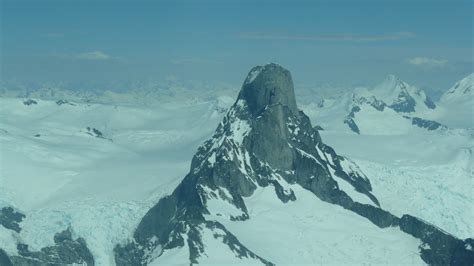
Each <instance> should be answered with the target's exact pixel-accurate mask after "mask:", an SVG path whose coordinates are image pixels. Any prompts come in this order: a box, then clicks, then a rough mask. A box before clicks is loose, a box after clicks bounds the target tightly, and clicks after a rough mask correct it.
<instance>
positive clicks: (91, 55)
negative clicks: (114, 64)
mask: <svg viewBox="0 0 474 266" xmlns="http://www.w3.org/2000/svg"><path fill="white" fill-rule="evenodd" d="M76 58H77V59H84V60H109V59H112V57H111V56H110V55H108V54H106V53H104V52H101V51H93V52H86V53H80V54H78V55H76Z"/></svg>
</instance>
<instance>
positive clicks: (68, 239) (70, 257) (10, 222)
mask: <svg viewBox="0 0 474 266" xmlns="http://www.w3.org/2000/svg"><path fill="white" fill-rule="evenodd" d="M24 218H25V215H24V214H22V213H20V212H19V211H16V210H14V209H13V208H12V207H4V208H2V209H1V210H0V224H1V225H2V226H3V227H5V228H7V229H10V230H12V231H13V232H12V234H13V235H17V238H18V239H21V238H20V237H19V236H18V233H20V232H21V227H20V223H21V221H22V220H23V219H24ZM18 241H19V242H18V244H17V253H18V254H15V255H13V254H10V255H9V254H7V253H6V251H5V250H3V249H2V247H0V265H1V266H4V265H5V266H9V265H15V266H30V265H31V266H43V265H70V264H82V265H88V266H91V265H94V258H93V256H92V254H91V252H90V250H89V249H88V248H87V244H86V242H85V240H84V239H83V238H80V237H79V238H77V239H73V237H72V232H71V229H70V228H68V229H66V230H64V231H62V232H59V233H57V234H56V235H55V236H54V243H55V245H54V246H50V247H44V248H42V249H41V250H40V251H30V250H29V248H28V245H27V244H25V243H23V241H21V240H18Z"/></svg>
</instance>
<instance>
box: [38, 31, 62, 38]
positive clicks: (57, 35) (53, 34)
mask: <svg viewBox="0 0 474 266" xmlns="http://www.w3.org/2000/svg"><path fill="white" fill-rule="evenodd" d="M41 36H42V37H45V38H61V37H64V34H63V33H57V32H49V33H43V34H41Z"/></svg>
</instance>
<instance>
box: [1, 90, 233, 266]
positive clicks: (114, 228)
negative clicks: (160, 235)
mask: <svg viewBox="0 0 474 266" xmlns="http://www.w3.org/2000/svg"><path fill="white" fill-rule="evenodd" d="M0 100H1V104H0V106H1V112H0V121H1V124H0V139H1V152H0V156H1V157H0V173H1V174H0V209H1V208H2V207H4V206H13V207H14V208H16V209H18V210H20V211H21V212H22V213H25V214H26V218H25V219H24V220H23V221H22V222H21V228H22V230H21V232H20V234H18V236H17V235H16V234H13V236H12V233H11V232H9V230H6V229H5V228H4V227H2V226H0V231H1V233H0V235H1V236H2V237H0V247H1V248H3V249H5V250H7V251H9V252H13V253H16V244H17V242H24V243H27V244H28V245H29V248H30V249H31V250H40V248H42V247H45V246H50V245H52V244H54V242H53V236H54V234H55V233H57V232H60V231H62V230H64V229H66V228H68V227H71V228H72V230H73V231H74V233H75V234H76V235H77V236H81V237H83V238H84V239H85V240H86V242H87V245H88V247H89V248H90V249H91V252H92V254H93V255H94V258H95V260H96V263H97V264H99V265H111V264H113V255H112V249H113V247H114V245H116V244H117V243H118V242H120V241H125V240H126V239H127V238H128V237H129V235H130V232H131V231H132V230H133V228H134V227H135V226H136V224H137V223H138V221H139V219H140V217H141V216H142V215H143V214H144V213H145V212H146V211H147V209H148V208H149V207H151V206H152V204H154V202H156V201H157V200H158V199H159V198H160V197H161V196H162V195H163V194H166V193H169V192H170V191H172V189H173V188H174V187H175V186H176V185H177V184H178V183H179V180H180V179H181V177H182V176H183V175H184V174H185V173H186V171H187V170H188V168H189V158H190V157H191V156H192V154H193V153H194V151H195V149H196V148H197V146H198V145H199V144H200V143H202V141H203V139H205V138H207V136H208V135H210V134H211V132H212V130H213V128H214V127H215V124H217V123H218V121H219V120H220V119H221V117H222V115H223V113H222V109H221V105H223V104H224V105H226V103H222V102H215V101H212V102H202V103H200V104H193V105H186V104H181V105H179V104H177V103H173V104H160V105H159V106H155V107H146V108H143V107H128V106H114V105H101V104H90V105H89V104H74V105H70V104H61V105H58V104H57V103H55V102H53V101H41V100H36V102H37V104H32V105H25V104H24V103H23V100H20V99H17V98H14V99H10V98H2V99H0ZM223 101H225V99H223ZM88 128H90V129H92V130H88ZM185 128H187V129H189V130H184V129H185ZM93 129H96V130H98V132H100V134H102V135H100V136H97V134H96V133H95V132H94V130H93ZM98 221H102V222H98Z"/></svg>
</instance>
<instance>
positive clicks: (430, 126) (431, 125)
mask: <svg viewBox="0 0 474 266" xmlns="http://www.w3.org/2000/svg"><path fill="white" fill-rule="evenodd" d="M404 117H405V118H407V119H410V120H411V123H412V125H415V126H418V127H421V128H425V129H427V130H437V129H446V128H447V127H446V126H444V125H442V124H440V123H438V122H436V121H432V120H428V119H423V118H419V117H412V118H410V117H407V116H404Z"/></svg>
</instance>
